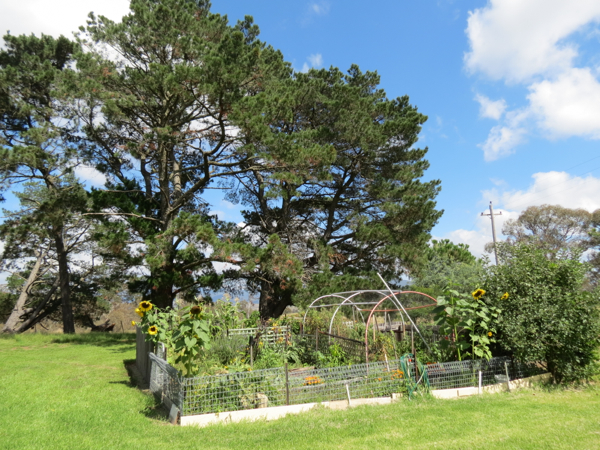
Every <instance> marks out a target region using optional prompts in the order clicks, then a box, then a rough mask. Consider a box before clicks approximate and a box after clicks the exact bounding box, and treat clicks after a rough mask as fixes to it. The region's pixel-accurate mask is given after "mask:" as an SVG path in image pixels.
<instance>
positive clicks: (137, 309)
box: [135, 308, 144, 317]
mask: <svg viewBox="0 0 600 450" xmlns="http://www.w3.org/2000/svg"><path fill="white" fill-rule="evenodd" d="M135 313H136V314H137V315H138V316H140V317H144V311H142V310H141V309H140V308H135Z"/></svg>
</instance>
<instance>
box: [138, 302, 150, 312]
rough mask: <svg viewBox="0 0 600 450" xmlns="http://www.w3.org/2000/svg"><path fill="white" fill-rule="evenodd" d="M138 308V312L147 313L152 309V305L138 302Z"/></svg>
mask: <svg viewBox="0 0 600 450" xmlns="http://www.w3.org/2000/svg"><path fill="white" fill-rule="evenodd" d="M138 308H139V309H140V311H143V312H148V311H150V310H151V309H152V303H150V302H149V301H147V300H144V301H143V302H140V304H139V306H138Z"/></svg>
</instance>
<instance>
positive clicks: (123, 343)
mask: <svg viewBox="0 0 600 450" xmlns="http://www.w3.org/2000/svg"><path fill="white" fill-rule="evenodd" d="M51 342H52V343H53V344H76V345H94V346H98V347H117V346H118V347H120V348H119V349H115V350H114V351H116V352H119V353H122V352H126V351H129V350H131V346H132V345H135V333H95V332H91V333H85V334H63V335H60V336H57V337H56V338H54V339H52V341H51Z"/></svg>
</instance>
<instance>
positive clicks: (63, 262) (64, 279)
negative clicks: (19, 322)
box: [54, 227, 75, 334]
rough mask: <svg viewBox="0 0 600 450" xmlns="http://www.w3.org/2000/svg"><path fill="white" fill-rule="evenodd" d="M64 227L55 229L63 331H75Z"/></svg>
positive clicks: (70, 332) (68, 332)
mask: <svg viewBox="0 0 600 450" xmlns="http://www.w3.org/2000/svg"><path fill="white" fill-rule="evenodd" d="M62 233H63V229H62V227H60V228H58V229H56V230H55V234H54V242H55V244H56V256H57V258H58V278H59V280H60V298H61V303H62V320H63V333H65V334H73V333H75V321H74V320H73V306H72V305H71V284H70V282H69V262H68V259H67V251H66V249H65V243H64V240H63V236H62Z"/></svg>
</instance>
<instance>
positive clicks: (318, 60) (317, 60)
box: [301, 53, 323, 73]
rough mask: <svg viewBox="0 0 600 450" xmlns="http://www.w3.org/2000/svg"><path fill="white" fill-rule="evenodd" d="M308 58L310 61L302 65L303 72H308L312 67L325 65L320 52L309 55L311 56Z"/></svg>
mask: <svg viewBox="0 0 600 450" xmlns="http://www.w3.org/2000/svg"><path fill="white" fill-rule="evenodd" d="M306 59H308V63H304V64H303V65H302V70H301V72H304V73H306V72H308V71H309V70H310V68H311V67H314V68H315V69H318V68H319V67H322V66H323V55H321V54H320V53H316V54H314V55H309V57H308V58H306Z"/></svg>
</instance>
